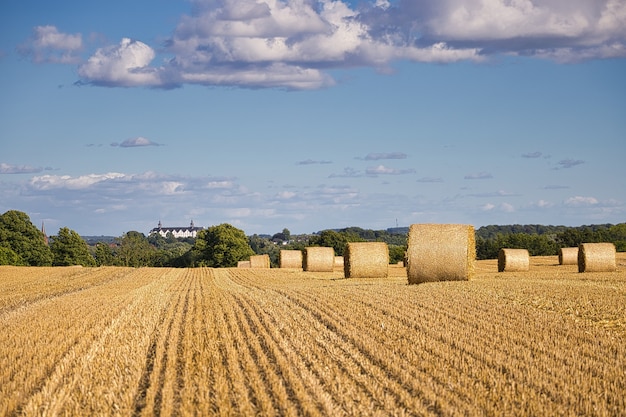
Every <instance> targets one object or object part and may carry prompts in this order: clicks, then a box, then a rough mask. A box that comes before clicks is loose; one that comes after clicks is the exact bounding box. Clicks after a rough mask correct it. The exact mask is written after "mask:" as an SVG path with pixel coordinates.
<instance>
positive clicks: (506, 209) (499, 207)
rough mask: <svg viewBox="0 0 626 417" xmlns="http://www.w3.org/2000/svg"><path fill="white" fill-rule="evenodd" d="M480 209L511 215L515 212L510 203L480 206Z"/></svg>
mask: <svg viewBox="0 0 626 417" xmlns="http://www.w3.org/2000/svg"><path fill="white" fill-rule="evenodd" d="M480 209H481V210H482V211H497V212H502V213H513V212H514V211H515V207H514V206H513V205H512V204H510V203H500V204H493V203H487V204H484V205H483V206H481V208H480Z"/></svg>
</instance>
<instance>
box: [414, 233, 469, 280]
mask: <svg viewBox="0 0 626 417" xmlns="http://www.w3.org/2000/svg"><path fill="white" fill-rule="evenodd" d="M475 261H476V242H475V236H474V226H471V225H466V224H412V225H411V226H410V227H409V237H408V249H407V256H406V266H407V277H408V281H409V284H419V283H422V282H432V281H467V280H469V279H471V278H472V277H473V275H474V263H475Z"/></svg>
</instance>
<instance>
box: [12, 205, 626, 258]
mask: <svg viewBox="0 0 626 417" xmlns="http://www.w3.org/2000/svg"><path fill="white" fill-rule="evenodd" d="M406 231H407V229H403V228H397V229H394V231H389V230H386V231H385V230H371V229H362V228H360V227H348V228H344V229H328V230H322V231H320V232H317V233H314V234H306V235H292V234H291V233H290V232H289V230H288V229H283V230H282V231H281V232H278V233H275V234H274V235H271V236H270V235H256V234H255V235H252V236H246V235H245V233H244V232H243V230H240V229H237V228H236V227H234V226H232V225H230V224H228V223H224V224H220V225H217V226H211V227H209V228H207V229H203V230H201V231H199V232H198V234H197V236H196V238H195V239H193V238H184V239H177V238H174V237H173V235H172V234H168V235H167V236H166V237H163V236H161V235H160V234H158V233H155V234H151V235H149V236H145V235H144V234H143V233H140V232H137V231H129V232H127V233H125V234H124V235H122V236H120V237H118V238H116V239H115V240H114V241H113V242H98V243H96V244H95V245H88V244H87V242H85V240H84V239H83V238H82V237H81V236H80V235H79V234H78V233H76V232H75V231H73V230H71V229H69V228H67V227H63V228H61V229H59V232H58V233H57V234H56V235H54V236H49V237H47V236H44V234H43V233H42V231H40V230H39V229H38V228H37V227H36V226H35V225H34V224H33V223H32V222H31V221H30V218H29V217H28V215H27V214H26V213H23V212H20V211H17V210H10V211H7V212H6V213H4V214H2V215H0V265H25V266H68V265H83V266H102V265H112V266H128V267H142V266H153V267H181V268H182V267H199V266H207V267H216V268H219V267H232V266H236V265H237V262H238V261H240V260H247V259H249V257H250V256H251V255H255V254H258V255H261V254H267V255H269V257H270V263H271V265H272V266H273V267H276V266H278V263H279V255H280V250H281V249H292V250H302V249H304V248H305V247H307V246H327V247H332V248H333V249H334V250H335V254H336V255H337V256H341V255H343V252H344V249H345V247H346V245H347V244H348V243H349V242H367V241H378V242H385V243H387V245H388V246H389V258H390V263H396V262H399V261H402V260H403V259H404V254H405V252H406V249H407V243H406V242H407V234H406ZM47 239H49V242H47ZM588 242H612V243H614V244H615V246H616V249H617V250H618V251H626V223H620V224H617V225H610V224H605V225H591V226H580V227H565V226H541V225H509V226H483V227H481V228H479V229H478V230H477V231H476V254H477V258H478V259H494V258H497V257H498V252H499V250H500V249H501V248H521V249H528V251H529V253H530V255H531V256H541V255H556V254H558V250H559V248H561V247H573V246H578V245H579V244H580V243H588Z"/></svg>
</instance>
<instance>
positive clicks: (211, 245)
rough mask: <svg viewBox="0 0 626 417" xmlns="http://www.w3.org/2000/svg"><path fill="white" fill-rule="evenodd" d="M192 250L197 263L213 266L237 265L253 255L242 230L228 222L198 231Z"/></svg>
mask: <svg viewBox="0 0 626 417" xmlns="http://www.w3.org/2000/svg"><path fill="white" fill-rule="evenodd" d="M193 251H194V256H195V259H196V260H197V261H198V264H199V265H204V266H210V267H213V268H226V267H233V266H237V262H238V261H242V260H245V259H248V258H249V257H250V256H252V255H254V251H253V250H252V248H251V247H250V245H249V243H248V238H247V237H246V235H245V233H244V232H243V230H240V229H237V228H236V227H234V226H232V225H230V224H228V223H223V224H220V225H218V226H211V227H209V228H208V229H204V230H201V231H200V232H198V235H197V236H196V243H195V244H194V249H193Z"/></svg>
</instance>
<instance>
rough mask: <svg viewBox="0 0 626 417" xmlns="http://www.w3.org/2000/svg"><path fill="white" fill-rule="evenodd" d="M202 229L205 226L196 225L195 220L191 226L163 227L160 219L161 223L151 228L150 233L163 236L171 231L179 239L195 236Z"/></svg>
mask: <svg viewBox="0 0 626 417" xmlns="http://www.w3.org/2000/svg"><path fill="white" fill-rule="evenodd" d="M202 229H204V228H203V227H195V226H194V225H193V220H192V221H191V224H190V225H189V227H163V226H162V225H161V220H159V225H158V226H157V227H155V228H154V229H152V230H150V234H153V233H158V234H160V235H161V236H163V237H167V234H168V233H171V234H172V236H174V237H175V238H177V239H178V238H184V237H193V238H195V237H196V235H197V234H198V232H199V231H200V230H202Z"/></svg>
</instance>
